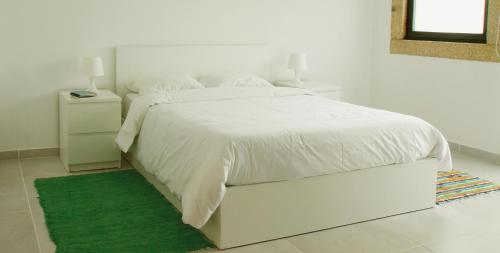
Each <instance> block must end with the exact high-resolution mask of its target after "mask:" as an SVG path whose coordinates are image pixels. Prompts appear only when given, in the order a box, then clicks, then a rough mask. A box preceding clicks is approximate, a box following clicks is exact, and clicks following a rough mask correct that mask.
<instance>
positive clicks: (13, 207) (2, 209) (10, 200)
mask: <svg viewBox="0 0 500 253" xmlns="http://www.w3.org/2000/svg"><path fill="white" fill-rule="evenodd" d="M27 210H28V201H27V199H26V194H24V193H16V194H0V214H3V213H13V212H20V211H27Z"/></svg>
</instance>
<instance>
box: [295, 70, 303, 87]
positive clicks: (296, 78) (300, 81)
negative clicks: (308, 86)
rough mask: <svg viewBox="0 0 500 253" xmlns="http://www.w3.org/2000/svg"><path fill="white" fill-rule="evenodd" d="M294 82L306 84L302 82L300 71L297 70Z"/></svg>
mask: <svg viewBox="0 0 500 253" xmlns="http://www.w3.org/2000/svg"><path fill="white" fill-rule="evenodd" d="M293 82H294V83H296V84H304V82H302V80H301V79H300V71H295V77H294V79H293Z"/></svg>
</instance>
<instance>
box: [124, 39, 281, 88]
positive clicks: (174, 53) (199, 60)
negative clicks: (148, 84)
mask: <svg viewBox="0 0 500 253" xmlns="http://www.w3.org/2000/svg"><path fill="white" fill-rule="evenodd" d="M271 63H272V56H271V54H270V52H269V49H268V47H267V46H265V45H178V46H124V47H118V48H117V49H116V91H117V93H118V95H120V96H121V97H123V96H124V95H126V94H127V93H128V91H127V87H126V84H127V83H129V82H131V81H134V80H137V79H139V78H147V77H161V76H165V75H168V74H182V75H191V76H193V77H195V78H196V77H197V76H198V75H200V74H215V73H219V74H220V73H251V74H255V75H258V76H260V77H263V78H266V79H270V78H271Z"/></svg>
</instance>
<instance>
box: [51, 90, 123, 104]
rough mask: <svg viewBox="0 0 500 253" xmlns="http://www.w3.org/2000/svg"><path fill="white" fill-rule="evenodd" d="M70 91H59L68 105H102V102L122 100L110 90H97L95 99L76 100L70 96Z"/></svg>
mask: <svg viewBox="0 0 500 253" xmlns="http://www.w3.org/2000/svg"><path fill="white" fill-rule="evenodd" d="M70 92H71V91H69V90H64V91H60V92H59V94H61V95H62V96H63V97H64V99H65V100H67V102H68V103H70V104H78V103H103V102H121V101H122V98H121V97H120V96H118V95H116V94H115V93H113V92H112V91H110V90H99V93H98V94H97V96H95V97H91V98H77V97H73V96H71V95H70V94H69V93H70Z"/></svg>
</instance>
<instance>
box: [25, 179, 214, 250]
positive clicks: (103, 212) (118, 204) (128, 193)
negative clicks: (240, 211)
mask: <svg viewBox="0 0 500 253" xmlns="http://www.w3.org/2000/svg"><path fill="white" fill-rule="evenodd" d="M35 186H36V189H37V190H38V194H39V195H40V197H39V198H40V204H41V205H42V207H43V210H44V212H45V219H46V224H47V227H48V230H49V233H50V237H51V238H52V240H53V241H54V243H55V244H56V246H57V252H58V253H77V252H78V253H79V252H82V253H83V252H85V253H89V252H93V253H100V252H102V253H114V252H117V253H118V252H119V253H128V252H130V253H132V252H141V253H143V252H144V253H146V252H147V253H156V252H158V253H160V252H161V253H170V252H182V253H184V252H190V251H196V250H201V249H206V248H212V247H213V245H212V243H210V242H209V241H208V240H207V239H205V237H204V236H203V235H202V234H201V233H200V232H199V231H198V230H196V229H194V228H192V227H191V226H188V225H185V224H183V223H182V219H181V213H180V212H178V211H177V209H175V207H173V206H172V205H171V204H170V203H169V202H168V201H167V200H166V199H165V198H164V197H163V195H161V194H160V193H159V192H158V191H157V190H156V189H155V188H154V186H153V185H151V184H149V183H148V182H147V181H146V180H145V179H144V178H143V177H142V176H141V175H140V174H139V173H138V172H137V171H135V170H125V171H116V172H109V173H99V174H91V175H81V176H68V177H59V178H46V179H37V180H36V181H35Z"/></svg>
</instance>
